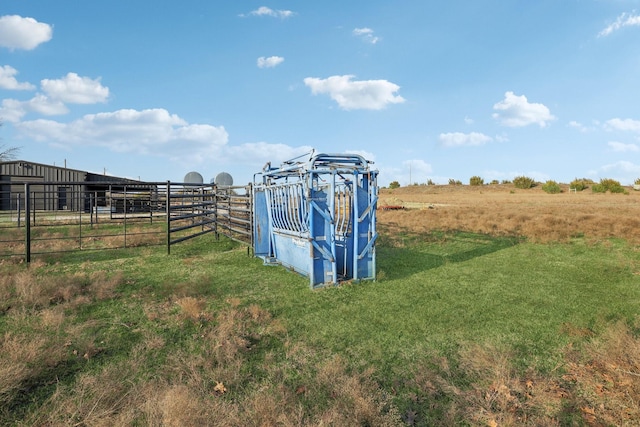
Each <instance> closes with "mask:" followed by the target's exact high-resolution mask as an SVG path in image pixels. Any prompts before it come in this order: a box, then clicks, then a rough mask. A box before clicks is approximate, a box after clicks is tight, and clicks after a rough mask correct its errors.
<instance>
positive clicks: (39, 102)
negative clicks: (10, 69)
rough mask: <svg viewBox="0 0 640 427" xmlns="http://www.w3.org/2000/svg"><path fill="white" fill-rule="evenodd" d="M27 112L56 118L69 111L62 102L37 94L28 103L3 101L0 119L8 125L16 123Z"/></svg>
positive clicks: (13, 100) (10, 100)
mask: <svg viewBox="0 0 640 427" xmlns="http://www.w3.org/2000/svg"><path fill="white" fill-rule="evenodd" d="M29 112H34V113H38V114H42V115H45V116H56V115H61V114H67V113H68V112H69V110H68V109H67V107H66V106H65V105H64V104H63V103H62V102H60V101H56V100H52V99H50V98H48V97H47V96H45V95H42V94H37V95H36V96H34V97H33V98H31V99H30V100H28V101H18V100H17V99H3V100H2V106H1V107H0V118H2V120H5V121H7V122H9V123H16V122H18V121H20V120H21V119H22V118H23V117H24V116H25V115H26V114H27V113H29Z"/></svg>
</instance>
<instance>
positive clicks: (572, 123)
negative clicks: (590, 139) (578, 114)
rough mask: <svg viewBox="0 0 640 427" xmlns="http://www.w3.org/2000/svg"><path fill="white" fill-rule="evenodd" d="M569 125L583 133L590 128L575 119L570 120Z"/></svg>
mask: <svg viewBox="0 0 640 427" xmlns="http://www.w3.org/2000/svg"><path fill="white" fill-rule="evenodd" d="M569 127H571V128H574V129H577V130H578V131H580V132H582V133H585V132H588V131H589V130H590V129H589V128H588V127H586V126H585V125H583V124H582V123H580V122H576V121H575V120H572V121H570V122H569Z"/></svg>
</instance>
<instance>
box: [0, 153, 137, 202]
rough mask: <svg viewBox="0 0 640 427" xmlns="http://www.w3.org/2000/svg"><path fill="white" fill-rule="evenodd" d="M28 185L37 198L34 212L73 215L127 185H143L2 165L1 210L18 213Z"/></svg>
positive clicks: (58, 170) (18, 163)
mask: <svg viewBox="0 0 640 427" xmlns="http://www.w3.org/2000/svg"><path fill="white" fill-rule="evenodd" d="M26 183H28V184H29V191H30V192H31V193H32V194H33V195H34V196H35V197H33V199H32V200H33V203H34V206H33V208H35V209H37V210H69V211H78V210H88V209H90V207H91V206H92V203H91V200H103V201H104V200H107V197H106V195H107V194H108V193H111V192H114V191H122V190H123V188H124V187H125V186H126V185H127V184H134V185H135V184H140V182H139V181H135V180H131V179H126V178H117V177H113V176H107V175H100V174H95V173H91V172H86V171H81V170H77V169H69V168H66V167H60V166H50V165H45V164H41V163H34V162H29V161H25V160H12V161H8V162H0V210H14V209H16V207H17V206H18V205H19V204H20V197H21V195H23V194H24V192H25V184H26ZM114 183H115V184H114Z"/></svg>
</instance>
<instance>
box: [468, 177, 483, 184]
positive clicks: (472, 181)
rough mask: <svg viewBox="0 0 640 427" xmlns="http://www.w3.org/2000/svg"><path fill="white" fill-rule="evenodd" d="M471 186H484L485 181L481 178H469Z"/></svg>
mask: <svg viewBox="0 0 640 427" xmlns="http://www.w3.org/2000/svg"><path fill="white" fill-rule="evenodd" d="M469 185H484V179H482V178H481V177H479V176H477V175H476V176H472V177H471V178H469Z"/></svg>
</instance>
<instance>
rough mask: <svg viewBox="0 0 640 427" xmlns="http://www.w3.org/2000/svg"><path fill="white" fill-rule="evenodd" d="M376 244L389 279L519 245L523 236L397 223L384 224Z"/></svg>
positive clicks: (379, 267) (381, 266)
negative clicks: (426, 230) (418, 228)
mask: <svg viewBox="0 0 640 427" xmlns="http://www.w3.org/2000/svg"><path fill="white" fill-rule="evenodd" d="M380 235H381V238H380V239H379V240H378V244H377V246H376V252H377V260H378V261H377V262H378V269H379V271H380V272H382V273H383V275H384V277H385V278H387V279H399V278H404V277H408V276H411V275H413V274H415V273H419V272H422V271H426V270H430V269H432V268H437V267H440V266H443V265H445V264H447V263H457V262H465V261H469V260H472V259H474V258H477V257H481V256H484V255H488V254H491V253H494V252H497V251H499V250H502V249H506V248H509V247H512V246H514V245H517V244H518V243H520V242H521V241H522V238H519V237H512V236H506V237H505V236H489V235H486V234H477V233H469V232H461V231H447V232H440V231H434V232H429V233H416V232H414V231H412V230H409V229H407V228H401V227H397V226H396V227H395V228H394V230H393V232H391V231H389V230H388V229H386V228H384V227H382V229H381V232H380Z"/></svg>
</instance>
